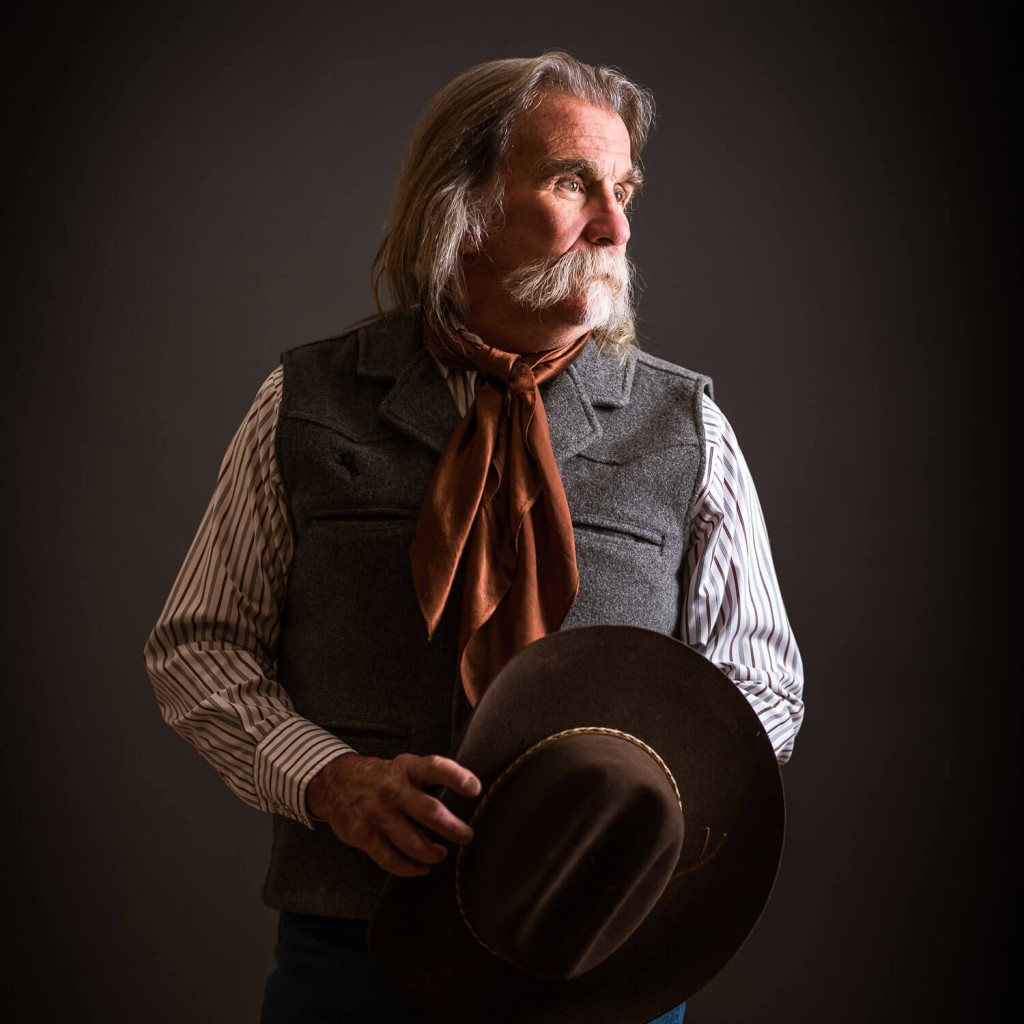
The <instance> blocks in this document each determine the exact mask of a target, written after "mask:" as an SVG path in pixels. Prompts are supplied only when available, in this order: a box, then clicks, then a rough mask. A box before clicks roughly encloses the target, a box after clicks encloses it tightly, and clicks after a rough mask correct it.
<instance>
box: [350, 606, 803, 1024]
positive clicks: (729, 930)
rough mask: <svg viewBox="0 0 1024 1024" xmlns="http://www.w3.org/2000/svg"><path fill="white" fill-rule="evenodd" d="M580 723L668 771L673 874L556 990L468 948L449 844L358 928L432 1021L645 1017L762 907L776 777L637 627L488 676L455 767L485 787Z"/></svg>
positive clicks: (699, 676) (568, 634)
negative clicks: (673, 789)
mask: <svg viewBox="0 0 1024 1024" xmlns="http://www.w3.org/2000/svg"><path fill="white" fill-rule="evenodd" d="M583 726H597V727H603V728H610V729H617V730H620V731H622V732H627V733H630V734H631V735H634V736H636V737H638V738H639V739H641V740H643V742H644V743H646V744H648V745H649V746H650V747H652V748H653V749H654V750H656V751H657V752H658V754H659V755H660V756H661V757H662V759H663V760H664V761H665V763H666V764H667V765H668V767H669V769H670V770H671V772H672V774H673V776H674V777H675V780H676V782H677V784H678V786H679V790H680V794H681V796H682V803H683V814H684V818H685V829H686V834H685V839H684V842H683V848H682V853H681V855H680V859H679V865H678V867H677V871H676V875H675V877H674V878H673V880H672V881H671V882H670V883H669V885H668V887H667V888H666V890H665V892H664V894H663V895H662V897H661V899H660V900H659V901H658V903H657V904H656V905H655V907H654V909H653V910H652V911H651V913H650V914H649V915H648V916H647V918H646V919H645V920H644V921H643V923H642V924H641V925H640V926H639V928H637V930H636V931H635V932H634V933H633V934H632V935H631V936H630V938H629V939H628V940H627V941H626V942H625V943H624V944H623V945H622V946H620V947H619V949H618V950H617V951H616V952H615V953H613V954H612V955H611V956H610V957H608V959H606V960H605V961H603V962H602V963H601V964H599V965H598V966H597V967H595V968H594V969H593V970H591V971H589V972H587V973H586V974H583V975H581V976H579V977H577V978H573V979H571V980H569V981H550V980H545V979H542V978H537V977H534V976H532V975H528V974H525V973H523V972H522V971H519V970H517V969H515V968H513V967H511V966H510V965H509V964H507V963H505V962H504V961H503V960H501V959H499V958H498V957H497V956H495V955H494V954H492V953H490V952H489V951H487V950H486V949H484V948H483V946H481V945H480V944H479V943H478V941H477V940H476V939H475V938H474V937H473V935H472V933H471V932H470V930H469V928H468V927H467V925H466V924H465V922H464V921H463V920H462V917H461V916H460V912H459V907H458V905H457V902H456V897H455V861H456V856H455V853H456V851H455V849H452V850H451V851H450V853H449V856H448V857H447V858H446V859H445V860H444V861H443V862H442V863H441V864H439V865H437V866H435V867H433V868H432V869H431V871H430V873H429V874H428V875H426V876H424V877H421V878H412V879H406V878H398V877H390V878H389V879H388V881H387V882H386V884H385V886H384V888H383V890H382V892H381V894H380V897H379V900H378V903H377V906H376V909H375V912H374V915H373V918H372V920H371V922H370V930H369V943H370V951H371V953H372V955H373V957H374V958H375V960H376V961H377V962H378V964H379V965H380V966H381V968H382V969H383V970H384V971H385V973H386V974H388V976H389V977H391V978H392V979H393V980H394V981H395V983H396V984H397V985H398V986H399V987H400V988H402V989H403V990H404V991H405V992H406V993H407V994H408V995H409V996H410V997H411V998H412V999H413V1000H414V1001H415V1002H416V1003H417V1004H418V1005H419V1006H420V1007H422V1008H423V1010H424V1011H425V1012H427V1013H428V1014H430V1015H431V1016H433V1017H435V1018H436V1019H437V1020H438V1021H441V1022H445V1024H449V1022H450V1024H478V1022H479V1021H483V1020H486V1021H492V1022H495V1024H503V1022H508V1024H512V1022H517V1024H521V1022H523V1021H536V1022H538V1024H540V1022H551V1024H555V1022H558V1024H572V1022H583V1021H587V1022H589V1021H593V1020H600V1021H602V1024H619V1022H621V1024H636V1022H638V1021H646V1020H650V1019H652V1018H654V1017H657V1016H658V1015H659V1014H661V1013H664V1012H665V1011H667V1010H669V1009H670V1008H671V1007H673V1006H675V1005H677V1004H678V1003H680V1002H682V1001H683V1000H685V999H688V998H689V997H690V996H692V995H693V993H694V992H696V991H697V990H698V989H700V988H701V987H703V986H704V985H705V984H706V983H707V982H708V981H710V979H711V978H712V977H713V976H714V975H715V974H716V973H717V972H718V971H719V970H721V968H722V967H724V966H725V964H726V963H727V962H728V961H729V959H730V958H731V957H732V956H733V955H734V954H735V952H736V951H737V950H738V949H739V948H740V946H741V945H742V944H743V942H744V941H745V939H746V938H747V936H748V935H749V933H750V931H751V929H752V928H753V927H754V925H755V924H756V922H757V919H758V918H759V917H760V915H761V912H762V910H763V909H764V906H765V904H766V903H767V901H768V898H769V896H770V894H771V890H772V887H773V885H774V883H775V878H776V875H777V873H778V867H779V862H780V859H781V855H782V844H783V836H784V827H785V803H784V796H783V788H782V780H781V776H780V774H779V770H778V764H777V762H776V759H775V753H774V751H773V749H772V746H771V743H770V742H769V740H768V738H767V736H766V735H765V732H764V728H763V726H762V725H761V722H760V720H759V719H758V717H757V715H756V714H755V713H754V711H753V709H752V708H751V707H750V704H749V703H748V702H747V700H746V698H745V697H744V696H743V694H742V693H740V692H739V690H738V689H737V688H736V686H735V684H734V683H733V682H732V680H730V679H729V678H728V676H726V675H725V673H724V672H722V671H721V670H720V669H718V668H717V667H716V666H715V665H714V664H712V663H711V662H710V661H708V660H707V659H706V658H704V657H702V656H701V655H700V654H698V653H697V652H696V651H694V650H693V649H692V648H690V647H688V646H686V645H685V644H683V643H681V642H680V641H678V640H674V639H672V638H671V637H667V636H665V635H663V634H661V633H655V632H652V631H650V630H645V629H638V628H636V627H632V626H585V627H580V628H576V629H569V630H563V631H561V632H558V633H553V634H551V635H550V636H547V637H544V638H543V639H541V640H538V641H536V642H535V643H533V644H531V645H529V646H528V647H526V648H524V649H523V650H522V651H520V652H519V653H518V654H517V655H516V656H515V657H514V658H512V659H511V660H510V661H509V663H508V664H507V665H506V666H505V668H504V669H502V671H501V672H500V673H499V674H498V675H497V676H496V677H495V679H494V681H493V682H492V683H491V685H490V687H489V688H488V690H487V692H486V693H485V695H484V697H483V698H482V699H481V701H480V703H479V705H478V706H477V708H476V709H475V711H474V712H473V716H472V719H471V721H470V723H469V726H468V728H467V730H466V734H465V737H464V739H463V741H462V743H461V744H460V746H459V749H458V750H457V751H456V753H455V758H456V760H458V761H459V763H460V764H462V765H464V766H465V767H466V768H469V769H470V770H471V771H472V772H474V773H475V774H476V775H477V776H478V778H479V779H480V781H481V783H482V786H483V792H485V793H486V791H487V788H488V786H489V785H490V784H491V783H492V782H493V781H494V780H495V779H496V778H497V777H498V775H500V774H501V772H502V771H503V770H504V769H505V767H506V766H507V765H508V764H509V763H510V762H511V761H513V760H514V759H515V758H516V757H518V756H519V755H520V754H521V753H523V752H524V751H525V750H527V749H529V748H530V747H531V746H533V745H534V744H535V743H537V742H539V741H540V740H542V739H544V738H545V737H547V736H550V735H552V734H554V733H556V732H560V731H562V730H563V729H570V728H577V727H583ZM478 799H479V798H478ZM442 800H443V802H444V803H445V804H446V805H447V806H448V807H449V808H450V809H451V810H452V811H453V812H454V813H455V814H457V815H458V816H459V817H461V818H462V819H463V820H464V821H468V820H470V818H471V817H472V814H473V810H474V808H475V805H476V803H477V800H467V799H465V798H463V797H459V796H457V795H455V794H453V793H451V792H448V791H446V792H445V793H444V794H443V795H442Z"/></svg>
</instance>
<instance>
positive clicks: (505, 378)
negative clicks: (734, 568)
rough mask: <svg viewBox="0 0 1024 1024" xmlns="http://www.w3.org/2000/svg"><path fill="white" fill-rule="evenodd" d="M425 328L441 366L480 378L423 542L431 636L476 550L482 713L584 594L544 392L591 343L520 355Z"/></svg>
mask: <svg viewBox="0 0 1024 1024" xmlns="http://www.w3.org/2000/svg"><path fill="white" fill-rule="evenodd" d="M425 326H426V330H425V336H426V342H427V346H428V348H429V349H430V351H431V353H432V354H433V355H434V357H435V358H436V359H437V360H438V361H439V362H441V363H443V364H445V365H446V366H451V367H457V368H459V369H463V370H468V369H475V370H477V371H478V376H477V384H476V397H475V399H474V401H473V403H472V404H471V405H470V407H469V409H468V410H467V412H466V415H465V416H464V417H463V418H462V421H461V422H460V423H459V425H458V426H457V427H456V428H455V430H454V431H453V432H452V435H451V437H450V438H449V440H448V445H447V447H446V448H445V450H444V452H443V454H442V455H441V460H440V462H439V463H438V464H437V468H436V469H435V471H434V476H433V478H432V479H431V481H430V487H429V488H428V490H427V496H426V498H425V500H424V502H423V508H422V509H421V511H420V515H419V519H418V521H417V523H416V532H415V535H414V536H413V541H412V576H413V584H414V586H415V588H416V596H417V599H418V600H419V604H420V609H421V610H422V612H423V617H424V619H426V622H427V633H428V636H430V637H433V635H434V631H435V630H436V629H437V624H438V622H439V621H440V619H441V614H442V612H443V611H444V606H445V603H446V601H447V600H448V594H449V593H450V591H451V587H452V581H453V580H454V578H455V571H456V569H457V568H458V565H459V559H460V558H461V557H462V556H463V551H465V560H466V561H465V585H464V590H463V597H462V621H461V624H460V630H459V668H460V674H461V678H462V685H463V688H464V689H465V691H466V697H467V699H468V700H469V703H470V705H471V706H473V707H475V706H476V704H477V701H478V700H479V699H480V697H481V695H482V694H483V691H484V689H485V688H486V686H487V684H488V683H489V682H490V681H491V679H492V678H493V677H494V676H495V675H496V674H497V672H498V670H499V669H500V668H501V667H502V665H504V664H505V662H506V661H508V659H509V658H510V657H511V656H512V655H513V654H515V652H516V651H518V650H519V649H520V648H521V647H525V646H526V645H527V644H528V643H531V642H532V641H534V640H537V639H539V638H540V637H542V636H545V635H546V634H548V633H551V632H554V631H555V630H557V629H558V628H559V627H560V626H561V625H562V622H563V621H564V620H565V617H566V615H567V614H568V613H569V609H570V608H571V607H572V603H573V601H574V600H575V599H576V593H577V591H578V590H579V574H578V572H577V570H576V548H575V545H574V543H573V534H572V519H571V518H570V516H569V506H568V503H567V502H566V499H565V489H564V487H563V486H562V477H561V475H560V474H559V472H558V466H557V465H556V464H555V456H554V453H553V452H552V450H551V438H550V436H549V435H548V421H547V416H546V414H545V412H544V403H543V401H542V400H541V397H540V394H539V393H538V391H537V385H538V384H539V383H541V382H543V381H545V380H547V379H548V378H550V377H553V376H555V374H557V373H559V372H561V371H562V370H563V369H565V367H567V366H568V365H569V364H570V363H571V362H572V361H573V359H575V358H576V356H577V355H578V354H579V353H580V351H581V350H582V349H583V346H584V345H585V344H586V343H587V339H588V338H589V332H588V333H587V334H586V335H584V336H583V337H582V338H579V339H578V340H577V341H575V342H573V344H571V345H567V346H565V347H564V348H560V349H555V350H553V351H550V352H538V353H535V354H528V355H522V356H521V355H517V354H516V353H514V352H505V351H503V350H501V349H497V348H491V347H490V346H488V345H485V344H484V345H479V346H478V345H475V344H472V343H470V342H467V341H464V340H463V339H462V338H460V337H458V336H457V335H453V334H452V333H451V332H450V331H449V330H447V329H446V328H445V327H444V326H443V325H442V324H440V323H439V322H438V320H437V319H436V318H435V317H433V316H431V315H430V313H429V312H428V313H427V315H426V317H425Z"/></svg>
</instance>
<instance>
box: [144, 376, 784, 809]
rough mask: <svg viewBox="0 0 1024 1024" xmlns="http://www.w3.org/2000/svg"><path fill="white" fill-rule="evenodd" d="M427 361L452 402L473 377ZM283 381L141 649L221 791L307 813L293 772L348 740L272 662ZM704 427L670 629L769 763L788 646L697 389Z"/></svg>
mask: <svg viewBox="0 0 1024 1024" xmlns="http://www.w3.org/2000/svg"><path fill="white" fill-rule="evenodd" d="M442 372H443V373H444V374H445V377H446V379H447V381H448V386H449V390H450V391H451V393H452V397H453V398H454V400H455V402H456V404H457V405H458V407H459V409H460V411H461V412H462V413H463V414H464V413H465V411H466V409H467V408H468V405H469V402H470V401H472V383H473V382H472V379H467V376H466V374H464V373H462V372H460V371H451V372H448V371H447V370H445V369H444V368H442ZM282 382H283V369H282V368H281V367H278V368H277V369H276V370H274V372H273V373H271V374H270V376H269V377H268V378H267V380H266V381H265V383H264V384H263V386H262V387H261V388H260V390H259V392H258V393H257V395H256V399H255V401H254V402H253V404H252V407H251V408H250V410H249V412H248V414H247V415H246V417H245V419H244V420H243V422H242V425H241V426H240V427H239V429H238V432H237V433H236V434H235V437H234V438H233V440H232V441H231V444H230V445H229V447H228V450H227V454H226V455H225V456H224V460H223V463H222V464H221V468H220V473H219V476H218V479H217V486H216V489H215V490H214V494H213V498H212V499H211V501H210V504H209V507H208V508H207V510H206V514H205V515H204V517H203V520H202V522H201V524H200V526H199V531H198V533H197V534H196V537H195V539H194V540H193V542H192V545H191V547H190V549H189V552H188V555H187V556H186V558H185V562H184V564H183V565H182V567H181V571H180V572H179V573H178V577H177V580H176V581H175V583H174V586H173V588H172V589H171V592H170V595H169V596H168V598H167V602H166V604H165V606H164V609H163V611H162V613H161V615H160V618H159V620H158V621H157V624H156V626H155V628H154V629H153V632H152V634H151V635H150V638H149V642H148V643H147V645H146V650H145V662H146V669H147V671H148V673H149V676H150V678H151V680H152V682H153V686H154V688H155V691H156V696H157V700H158V701H159V704H160V709H161V713H162V714H163V718H164V721H166V722H167V724H168V725H170V726H171V727H172V728H173V729H175V730H176V731H177V732H178V734H179V735H181V736H182V737H183V738H184V739H186V740H187V741H188V742H189V743H191V744H192V745H193V746H194V747H195V748H196V750H198V751H199V753H200V754H202V755H203V756H204V757H205V758H206V759H207V760H208V761H209V762H210V764H211V765H213V767H214V768H215V769H216V771H217V772H218V773H219V774H220V776H221V777H222V778H223V779H224V781H225V782H226V783H227V785H228V787H229V788H230V789H231V790H232V791H233V792H234V793H236V794H237V795H238V796H239V797H241V799H242V800H244V801H245V802H246V803H248V804H250V805H251V806H253V807H257V808H259V809H260V810H263V811H272V812H274V813H277V814H282V815H284V816H286V817H288V818H292V819H294V820H296V821H301V822H302V823H304V824H305V825H307V826H312V820H311V818H310V815H309V811H308V809H307V807H306V798H305V794H306V786H307V785H308V783H309V781H310V779H312V778H313V776H314V775H316V773H317V772H318V771H319V770H320V769H321V768H322V767H323V766H324V765H325V764H326V763H327V762H328V761H330V760H332V759H333V758H335V757H336V756H338V755H339V754H342V753H346V752H349V751H350V750H351V748H350V747H348V746H347V745H346V744H345V743H343V742H342V741H341V740H339V739H338V738H337V737H335V736H333V735H332V734H331V733H329V732H327V731H326V730H324V729H322V728H320V727H319V726H317V725H316V724H314V723H313V722H310V721H309V720H307V719H305V718H302V717H301V716H300V715H298V714H297V713H296V712H295V710H294V708H293V706H292V703H291V700H290V699H289V696H288V694H287V692H286V691H285V690H284V688H283V687H282V686H281V685H280V684H279V683H278V682H277V680H276V677H275V653H276V650H277V642H278V634H279V629H280V620H281V611H282V607H283V604H284V600H285V592H286V588H287V583H288V573H289V570H290V567H291V563H292V552H293V543H294V540H293V536H292V528H291V520H290V515H289V510H288V502H287V499H286V497H285V492H284V488H283V484H282V480H281V476H280V473H279V470H278V466H277V460H276V456H275V447H274V438H275V433H276V428H277V413H278V408H279V406H280V402H281V390H282ZM704 427H705V434H706V443H707V459H706V467H705V473H704V478H703V480H702V482H701V486H700V490H699V493H698V495H697V499H696V502H695V505H694V511H693V519H692V523H691V532H690V545H689V549H688V551H687V557H686V569H685V574H684V583H685V599H684V602H683V609H682V615H681V621H680V624H679V636H680V638H681V639H682V640H683V641H684V642H685V643H687V644H689V645H690V646H692V647H694V648H695V649H696V650H698V651H700V652H701V653H702V654H704V656H705V657H707V658H709V659H710V660H711V661H713V662H715V663H717V664H718V665H719V666H720V667H721V668H722V669H723V670H724V671H725V672H726V673H727V674H728V675H729V676H730V677H731V678H732V679H733V680H734V681H735V683H736V685H737V686H738V687H739V688H740V690H741V691H742V692H743V693H744V694H745V695H746V697H747V699H748V700H749V701H750V703H751V705H752V706H753V708H754V710H755V711H756V712H757V714H758V715H759V716H760V719H761V722H762V723H763V725H764V727H765V731H766V732H767V734H768V737H769V738H770V739H771V741H772V744H773V746H774V748H775V752H776V756H777V758H778V760H779V762H780V763H782V762H784V761H786V760H787V759H788V758H789V755H790V753H791V751H792V748H793V740H794V737H795V736H796V733H797V730H798V729H799V727H800V722H801V719H802V718H803V701H802V699H801V695H802V691H803V667H802V665H801V660H800V653H799V651H798V649H797V646H796V643H795V641H794V639H793V633H792V630H791V629H790V625H789V620H788V619H787V617H786V612H785V609H784V607H783V603H782V598H781V595H780V593H779V588H778V583H777V581H776V576H775V569H774V566H773V564H772V558H771V552H770V549H769V546H768V536H767V533H766V531H765V526H764V520H763V518H762V514H761V507H760V504H759V502H758V498H757V493H756V492H755V490H754V485H753V482H752V481H751V479H750V474H749V471H748V470H747V466H746V463H745V461H744V459H743V455H742V453H741V452H740V449H739V447H738V445H737V443H736V439H735V437H734V435H733V431H732V428H731V427H730V425H729V423H728V422H727V420H726V419H725V417H724V416H723V415H722V413H721V411H720V410H719V409H718V407H717V406H716V405H715V404H714V403H713V402H712V401H711V400H710V399H708V398H706V397H705V399H704Z"/></svg>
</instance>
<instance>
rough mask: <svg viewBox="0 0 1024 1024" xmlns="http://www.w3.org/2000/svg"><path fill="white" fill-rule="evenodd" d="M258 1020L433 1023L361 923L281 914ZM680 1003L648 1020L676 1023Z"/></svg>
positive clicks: (270, 1023) (271, 1023)
mask: <svg viewBox="0 0 1024 1024" xmlns="http://www.w3.org/2000/svg"><path fill="white" fill-rule="evenodd" d="M274 959H275V961H276V963H277V967H276V968H275V969H274V971H273V972H272V973H271V975H270V977H269V978H267V984H266V988H265V989H264V992H263V1013H262V1015H261V1016H260V1024H338V1022H339V1021H345V1022H346V1024H433V1022H432V1021H431V1019H430V1018H429V1017H427V1016H426V1015H425V1014H424V1013H423V1012H422V1011H420V1010H418V1009H417V1008H416V1007H415V1006H413V1004H412V1003H411V1002H410V1001H409V1000H408V999H407V998H406V996H405V995H404V994H403V993H402V992H400V991H399V990H398V988H396V987H395V985H394V984H392V982H391V981H390V980H389V979H388V978H387V977H386V976H385V975H384V973H383V972H382V971H381V970H380V968H379V967H378V966H377V965H376V963H374V961H373V958H372V957H371V956H370V952H369V950H368V949H367V947H366V922H365V921H345V920H341V919H339V918H333V917H313V916H311V915H309V914H289V913H282V914H281V916H280V917H279V918H278V923H277V944H276V945H275V946H274ZM685 1008H686V1004H685V1003H683V1004H682V1005H681V1006H677V1007H676V1008H675V1009H674V1010H669V1012H668V1013H663V1014H662V1015H661V1016H660V1017H658V1018H656V1019H655V1020H653V1021H651V1022H650V1024H681V1022H682V1019H683V1011H684V1010H685Z"/></svg>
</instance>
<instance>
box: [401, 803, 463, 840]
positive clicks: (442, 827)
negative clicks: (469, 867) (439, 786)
mask: <svg viewBox="0 0 1024 1024" xmlns="http://www.w3.org/2000/svg"><path fill="white" fill-rule="evenodd" d="M403 810H404V811H405V813H406V814H407V815H408V816H409V817H410V818H411V819H412V820H413V821H414V822H415V823H416V824H417V825H422V826H423V827H424V828H429V829H430V830H431V831H432V832H435V833H436V834H437V835H439V836H440V837H441V838H442V839H447V840H448V841H449V842H450V843H456V844H458V845H459V846H465V845H466V843H468V842H469V841H470V839H472V838H473V830H472V829H471V828H470V827H469V826H468V825H467V824H466V823H465V822H464V821H463V820H462V819H461V818H458V817H456V816H455V815H454V814H452V812H451V811H450V810H448V808H447V807H445V805H444V804H443V803H441V801H440V800H436V799H435V798H434V797H432V796H428V795H427V794H426V793H423V792H420V791H416V792H415V793H413V794H411V795H410V796H409V798H408V800H407V801H406V803H405V806H404V807H403Z"/></svg>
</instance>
